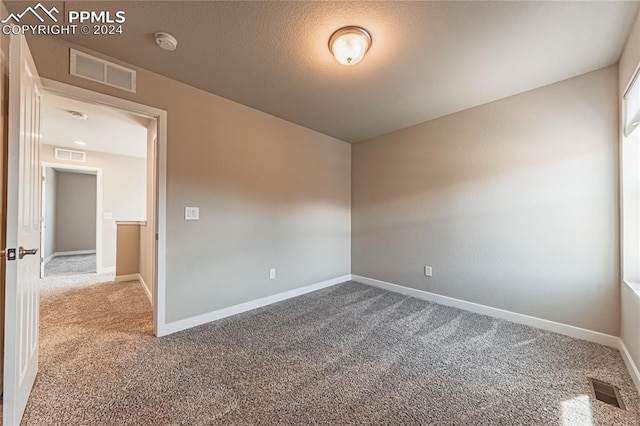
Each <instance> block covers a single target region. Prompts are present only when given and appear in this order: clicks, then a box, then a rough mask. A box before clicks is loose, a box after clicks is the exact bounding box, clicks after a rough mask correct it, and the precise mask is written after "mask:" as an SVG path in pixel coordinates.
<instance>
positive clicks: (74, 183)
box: [55, 172, 96, 253]
mask: <svg viewBox="0 0 640 426" xmlns="http://www.w3.org/2000/svg"><path fill="white" fill-rule="evenodd" d="M55 195H56V206H55V209H56V213H55V251H56V252H57V253H64V252H73V251H85V250H95V249H96V176H95V175H90V174H83V173H67V172H57V177H56V192H55Z"/></svg>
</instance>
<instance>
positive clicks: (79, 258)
mask: <svg viewBox="0 0 640 426" xmlns="http://www.w3.org/2000/svg"><path fill="white" fill-rule="evenodd" d="M95 272H96V255H95V254H76V255H71V256H57V257H54V258H53V259H51V260H50V261H49V262H47V264H46V265H44V276H45V277H60V276H72V275H80V274H91V273H95Z"/></svg>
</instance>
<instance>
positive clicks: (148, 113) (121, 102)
mask: <svg viewBox="0 0 640 426" xmlns="http://www.w3.org/2000/svg"><path fill="white" fill-rule="evenodd" d="M41 80H42V86H43V89H44V90H45V92H49V93H53V94H56V95H59V96H63V97H66V98H71V99H75V100H79V101H83V102H87V103H90V104H95V105H103V106H108V107H113V108H118V109H121V110H125V111H128V112H130V113H132V114H136V115H141V116H144V117H147V118H154V119H156V123H157V126H158V129H157V136H156V143H155V146H154V149H155V154H156V155H155V157H156V182H155V192H156V203H155V206H154V207H155V219H156V220H155V222H156V223H155V225H156V229H155V233H156V244H155V256H152V258H153V261H154V268H152V269H153V270H154V271H155V274H154V277H155V279H154V280H153V281H154V282H153V284H152V287H153V332H154V334H155V335H156V336H158V337H160V336H164V335H166V334H168V332H167V330H166V315H165V294H166V257H167V232H166V229H167V111H165V110H162V109H159V108H155V107H151V106H148V105H144V104H140V103H137V102H133V101H129V100H126V99H121V98H117V97H115V96H110V95H105V94H104V93H99V92H94V91H92V90H88V89H83V88H81V87H77V86H72V85H70V84H66V83H61V82H59V81H55V80H50V79H47V78H41Z"/></svg>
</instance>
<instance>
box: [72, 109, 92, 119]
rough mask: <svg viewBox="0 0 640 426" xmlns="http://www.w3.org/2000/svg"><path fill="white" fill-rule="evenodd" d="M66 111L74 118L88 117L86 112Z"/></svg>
mask: <svg viewBox="0 0 640 426" xmlns="http://www.w3.org/2000/svg"><path fill="white" fill-rule="evenodd" d="M67 112H68V113H69V114H71V116H72V117H73V118H76V119H78V120H86V119H87V118H88V117H89V116H88V115H87V114H85V113H84V112H80V111H73V110H67Z"/></svg>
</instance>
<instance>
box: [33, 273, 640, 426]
mask: <svg viewBox="0 0 640 426" xmlns="http://www.w3.org/2000/svg"><path fill="white" fill-rule="evenodd" d="M151 321H152V312H151V308H150V306H149V302H148V300H147V299H146V296H145V294H144V292H143V291H142V289H141V287H140V285H139V284H138V283H135V282H132V283H119V284H113V283H111V282H107V283H97V284H93V285H90V286H86V287H72V288H66V289H65V288H64V287H55V288H53V289H49V290H47V289H45V291H44V292H43V295H42V307H41V358H40V363H41V364H40V373H39V376H38V379H37V382H36V385H35V388H34V390H33V393H32V396H31V399H30V401H29V404H28V406H27V411H26V413H25V416H24V424H28V425H51V424H64V425H123V424H130V425H178V424H182V425H210V424H265V425H270V424H286V425H294V424H295V425H303V424H312V423H314V424H411V425H414V424H437V425H481V424H482V425H488V424H491V425H590V424H594V425H635V424H638V421H639V420H640V417H639V416H638V407H639V399H638V395H637V393H636V391H635V389H634V386H633V383H632V381H631V379H630V377H629V375H628V373H627V371H626V368H625V366H624V364H623V361H622V359H621V357H620V355H619V353H618V352H617V351H616V350H614V349H611V348H608V347H604V346H600V345H597V344H593V343H589V342H586V341H581V340H576V339H571V338H568V337H564V336H561V335H557V334H553V333H549V332H545V331H541V330H537V329H533V328H528V327H525V326H521V325H517V324H513V323H509V322H506V321H502V320H496V319H492V318H489V317H485V316H481V315H477V314H472V313H468V312H465V311H461V310H457V309H453V308H448V307H444V306H440V305H435V304H432V303H428V302H425V301H421V300H417V299H413V298H408V297H405V296H401V295H398V294H394V293H389V292H386V291H383V290H379V289H376V288H372V287H368V286H365V285H362V284H358V283H353V282H350V283H345V284H341V285H337V286H334V287H330V288H327V289H324V290H321V291H318V292H315V293H311V294H308V295H305V296H301V297H299V298H296V299H292V300H288V301H285V302H282V303H279V304H276V305H272V306H269V307H265V308H262V309H259V310H256V311H252V312H248V313H245V314H241V315H238V316H235V317H231V318H227V319H224V320H221V321H218V322H216V323H213V324H207V325H203V326H201V327H198V328H195V329H191V330H187V331H185V332H181V333H177V334H174V335H171V336H168V337H165V338H160V339H157V338H155V337H153V336H152V326H151ZM588 377H593V378H596V379H600V380H604V381H606V382H609V383H613V384H615V385H617V386H619V387H620V391H621V393H622V396H623V398H624V402H625V404H626V405H627V410H621V409H619V408H614V407H612V406H609V405H607V404H605V403H602V402H600V401H595V400H594V399H593V398H592V397H591V391H590V387H589V383H588V381H587V379H588Z"/></svg>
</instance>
